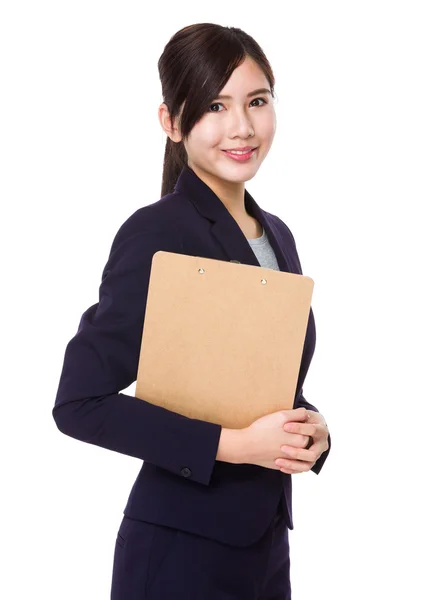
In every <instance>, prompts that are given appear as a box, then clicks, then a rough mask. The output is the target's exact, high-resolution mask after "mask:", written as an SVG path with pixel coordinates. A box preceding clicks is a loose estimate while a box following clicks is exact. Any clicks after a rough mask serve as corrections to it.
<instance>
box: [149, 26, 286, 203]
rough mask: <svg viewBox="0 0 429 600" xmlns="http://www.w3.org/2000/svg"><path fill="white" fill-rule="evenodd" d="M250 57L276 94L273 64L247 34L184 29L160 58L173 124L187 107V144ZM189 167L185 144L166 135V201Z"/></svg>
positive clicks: (217, 29) (223, 29)
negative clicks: (231, 79)
mask: <svg viewBox="0 0 429 600" xmlns="http://www.w3.org/2000/svg"><path fill="white" fill-rule="evenodd" d="M246 57H250V58H251V59H253V60H254V61H255V62H256V63H257V64H258V65H259V67H260V68H261V69H262V71H263V72H264V74H265V76H266V78H267V80H268V83H269V86H270V90H271V95H273V92H274V84H275V79H274V75H273V72H272V69H271V65H270V63H269V62H268V60H267V58H266V56H265V54H264V52H263V51H262V49H261V47H260V46H259V45H258V44H257V42H256V41H255V40H254V39H253V38H252V37H251V36H250V35H248V34H247V33H245V32H244V31H243V30H242V29H239V28H237V27H224V26H222V25H216V24H215V23H196V24H194V25H188V26H187V27H184V28H183V29H180V30H179V31H178V32H177V33H175V34H174V35H173V37H171V38H170V40H169V41H168V43H167V45H166V46H165V48H164V51H163V53H162V54H161V56H160V58H159V61H158V71H159V77H160V80H161V87H162V96H163V102H164V103H165V104H166V105H167V108H168V111H169V113H170V116H171V119H172V122H173V123H174V121H175V119H176V118H177V117H178V115H179V113H180V108H181V106H182V104H183V103H185V104H184V106H183V111H182V114H181V118H180V132H181V135H182V137H183V138H184V139H187V137H188V136H189V134H190V132H191V130H192V128H193V126H194V125H195V123H197V121H199V120H200V119H201V117H202V116H203V115H204V113H205V112H206V111H207V110H208V108H209V103H210V101H211V100H213V98H216V97H217V96H218V95H219V93H220V91H221V90H222V88H223V87H224V86H225V85H226V83H227V81H228V79H229V78H230V76H231V75H232V73H233V71H234V70H235V69H236V68H237V67H238V66H239V65H240V64H241V63H242V62H243V61H244V60H245V59H246ZM185 101H186V102H185ZM187 162H188V158H187V153H186V149H185V146H184V144H183V141H180V142H173V141H172V140H171V139H170V138H169V137H168V136H167V141H166V145H165V154H164V167H163V172H162V188H161V197H162V196H164V195H165V194H169V193H171V192H172V191H173V190H174V185H175V183H176V181H177V178H178V176H179V174H180V172H181V170H182V168H183V167H184V166H185V165H186V164H187Z"/></svg>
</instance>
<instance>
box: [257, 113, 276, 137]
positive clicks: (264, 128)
mask: <svg viewBox="0 0 429 600" xmlns="http://www.w3.org/2000/svg"><path fill="white" fill-rule="evenodd" d="M259 132H260V134H261V136H263V137H264V139H265V140H266V141H270V140H272V139H273V137H274V134H275V132H276V119H275V116H273V115H271V114H267V115H264V117H263V119H261V121H260V122H259Z"/></svg>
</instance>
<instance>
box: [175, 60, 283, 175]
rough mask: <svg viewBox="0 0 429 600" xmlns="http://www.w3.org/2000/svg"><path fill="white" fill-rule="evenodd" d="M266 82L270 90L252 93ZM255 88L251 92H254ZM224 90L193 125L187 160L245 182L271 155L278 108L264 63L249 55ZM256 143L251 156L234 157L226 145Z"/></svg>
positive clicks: (196, 166) (212, 172) (202, 169)
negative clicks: (241, 159) (244, 158)
mask: <svg viewBox="0 0 429 600" xmlns="http://www.w3.org/2000/svg"><path fill="white" fill-rule="evenodd" d="M261 88H266V89H267V91H266V92H261V91H259V92H257V93H256V94H255V93H253V92H255V91H256V90H260V89H261ZM249 94H250V95H249ZM220 95H221V96H223V95H226V96H230V98H219V97H217V98H214V99H213V103H212V104H211V106H210V107H209V110H208V111H207V112H206V113H205V114H204V115H203V117H202V118H201V119H200V120H199V121H198V122H197V123H196V124H195V125H194V127H193V129H192V131H191V133H190V135H189V137H188V139H187V140H184V145H185V148H186V151H187V154H188V164H189V166H190V167H191V168H193V169H194V171H196V172H197V173H199V172H205V173H207V174H209V176H210V179H213V177H214V178H217V179H219V180H221V181H222V182H223V183H225V182H230V183H239V182H245V181H248V180H249V179H252V177H254V176H255V174H256V172H257V171H258V169H259V167H260V165H261V164H262V161H263V160H264V158H265V157H266V156H267V154H268V151H269V149H270V147H271V144H272V142H273V139H274V134H275V131H276V114H275V110H274V105H273V98H272V96H271V93H270V92H269V83H268V81H267V79H266V77H265V75H264V73H263V71H262V70H261V69H260V67H259V66H258V65H257V64H256V63H255V62H254V61H253V60H252V59H250V58H248V57H246V59H245V60H244V61H243V63H242V64H241V65H240V66H239V67H237V68H236V69H235V71H234V72H233V73H232V75H231V77H230V78H229V80H228V82H227V84H226V85H225V86H224V88H223V89H222V90H221V92H220ZM245 146H251V147H256V150H255V151H254V152H253V153H252V156H251V157H250V158H249V159H248V160H246V161H243V162H241V161H238V160H234V159H233V158H230V157H229V156H228V155H227V154H225V152H224V150H229V149H234V148H241V147H245Z"/></svg>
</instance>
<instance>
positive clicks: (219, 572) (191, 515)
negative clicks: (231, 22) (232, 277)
mask: <svg viewBox="0 0 429 600" xmlns="http://www.w3.org/2000/svg"><path fill="white" fill-rule="evenodd" d="M159 74H160V78H161V84H162V93H163V98H164V102H163V103H162V104H161V106H160V107H159V114H158V116H159V121H160V124H161V126H162V128H163V130H164V131H165V132H166V134H167V143H166V149H165V162H164V171H163V181H162V190H161V196H162V197H161V199H160V200H158V201H156V202H154V203H152V204H149V205H147V206H145V207H143V208H140V209H139V210H137V211H136V212H135V213H134V214H132V215H131V216H130V217H129V218H128V219H127V220H126V221H125V222H124V223H123V224H122V225H121V227H120V228H119V230H118V232H117V234H116V236H115V238H114V240H113V243H112V247H111V251H110V254H109V258H108V261H107V264H106V265H105V267H104V269H103V273H102V281H101V285H100V290H99V292H100V293H99V302H98V303H96V304H94V305H93V306H91V307H89V308H88V309H87V310H86V311H85V312H84V313H83V315H82V317H81V320H80V324H79V328H78V331H77V333H76V335H75V336H74V337H73V338H72V339H71V340H70V342H69V343H68V345H67V348H66V352H65V357H64V365H63V370H62V373H61V378H60V382H59V388H58V392H57V397H56V400H55V407H54V409H53V416H54V418H55V421H56V424H57V426H58V428H59V429H60V430H61V431H62V432H63V433H65V434H67V435H70V436H72V437H75V438H77V439H80V440H82V441H85V442H88V443H91V444H96V445H98V446H101V447H104V448H108V449H110V450H114V451H116V452H121V453H123V454H128V455H129V456H134V457H137V458H139V459H142V460H143V461H144V462H143V465H142V468H141V470H140V473H139V475H138V477H137V479H136V481H135V483H134V485H133V488H132V490H131V493H130V496H129V498H128V502H127V505H126V507H125V509H124V516H123V518H122V522H121V524H120V527H119V531H118V535H117V540H116V546H115V554H114V564H113V578H112V590H111V598H112V600H134V599H135V600H137V599H139V600H143V599H150V598H153V599H155V598H156V599H158V600H167V599H173V598H174V599H175V600H177V599H182V598H183V599H185V598H186V600H191V599H193V598H195V599H198V600H203V599H204V600H208V599H213V600H221V599H224V598H225V599H227V598H228V599H233V598H234V599H237V600H251V599H255V600H256V599H258V600H264V599H268V598H270V599H271V600H274V599H278V600H280V599H282V600H285V599H287V598H290V597H291V591H290V578H289V569H290V561H289V543H288V529H293V522H292V504H291V492H292V482H291V475H292V474H294V473H300V472H304V471H308V470H310V469H311V470H312V471H313V472H315V473H319V472H320V470H321V468H322V465H323V463H324V461H325V460H326V457H327V456H328V453H329V450H330V437H329V432H328V429H327V427H326V423H325V421H324V419H323V417H322V415H320V413H319V412H318V411H317V409H316V408H315V407H314V406H312V405H311V404H309V403H308V402H307V401H306V400H305V398H304V396H303V395H302V386H303V382H304V379H305V376H306V373H307V371H308V368H309V365H310V362H311V358H312V355H313V352H314V346H315V325H314V317H313V313H312V311H310V316H309V322H308V327H307V333H306V339H305V344H304V350H303V356H302V361H301V367H300V372H299V378H298V384H297V393H296V397H295V404H294V408H293V409H292V410H283V411H279V412H276V413H272V414H269V415H265V416H264V417H262V418H260V419H258V420H257V421H255V422H254V423H252V424H251V425H250V426H249V427H247V428H245V429H237V430H230V429H225V428H222V427H221V426H220V425H218V424H215V423H209V422H205V421H202V420H197V419H189V418H187V417H185V416H182V415H179V414H177V413H174V412H171V411H168V410H166V409H165V408H163V407H159V406H156V405H153V404H150V403H149V402H146V401H144V400H141V399H138V398H135V397H134V396H128V395H126V394H122V393H120V392H119V390H121V389H124V388H126V387H127V386H129V385H131V383H133V382H134V381H135V380H136V375H137V366H138V360H139V352H140V344H141V335H142V328H143V323H144V313H145V306H146V305H145V300H146V296H147V291H148V283H149V276H150V267H151V260H152V256H153V254H154V253H155V252H156V251H158V250H166V251H171V252H180V253H183V254H187V255H193V256H201V257H203V256H205V257H208V258H215V259H218V260H233V261H239V262H241V263H245V264H252V265H256V266H264V267H269V268H273V269H279V270H282V271H289V272H295V273H302V271H301V265H300V263H299V258H298V254H297V250H296V246H295V241H294V238H293V236H292V233H291V232H290V230H289V229H288V227H287V226H286V225H285V224H284V223H283V222H282V221H281V220H280V219H279V218H278V217H277V216H275V215H272V214H270V213H268V212H266V211H264V210H262V209H261V208H260V207H259V205H258V204H257V203H256V202H255V200H254V199H253V198H252V196H251V195H250V194H249V192H248V191H247V190H246V189H245V187H244V184H245V182H246V181H248V180H249V179H251V178H252V177H254V175H255V174H256V172H257V170H258V169H259V167H260V165H261V163H262V161H263V160H264V158H265V157H266V155H267V154H268V151H269V149H270V146H271V143H272V141H273V138H274V133H275V128H276V119H275V112H274V106H273V102H272V97H273V86H274V77H273V74H272V71H271V68H270V65H269V63H268V61H267V59H266V57H265V55H264V53H263V52H262V50H261V48H260V47H259V46H258V44H257V43H256V42H255V40H254V39H253V38H251V37H250V36H249V35H247V34H246V33H244V32H243V31H242V30H240V29H237V28H233V27H222V26H220V25H215V24H210V23H203V24H196V25H191V26H189V27H185V28H184V29H182V30H180V31H178V32H177V33H176V34H175V35H174V36H173V37H172V38H171V39H170V41H169V42H168V44H167V45H166V47H165V49H164V52H163V54H162V56H161V58H160V60H159ZM249 147H250V148H251V150H250V151H248V150H247V149H248V148H249ZM240 149H242V150H240Z"/></svg>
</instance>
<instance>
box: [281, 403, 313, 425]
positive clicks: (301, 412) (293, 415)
mask: <svg viewBox="0 0 429 600" xmlns="http://www.w3.org/2000/svg"><path fill="white" fill-rule="evenodd" d="M282 412H283V416H284V419H285V423H289V422H295V421H303V422H305V421H307V419H308V410H306V409H305V408H304V407H302V406H300V407H299V408H292V409H291V410H284V411H282Z"/></svg>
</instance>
